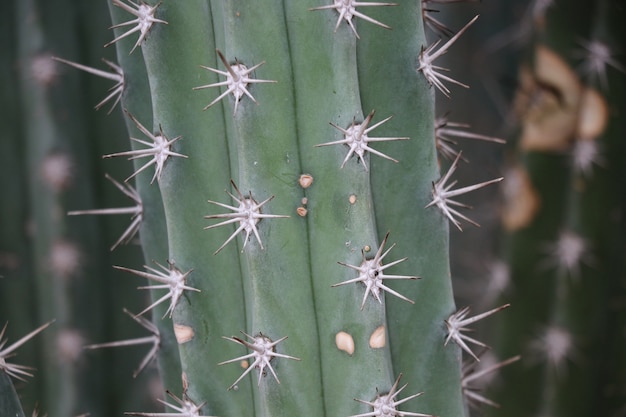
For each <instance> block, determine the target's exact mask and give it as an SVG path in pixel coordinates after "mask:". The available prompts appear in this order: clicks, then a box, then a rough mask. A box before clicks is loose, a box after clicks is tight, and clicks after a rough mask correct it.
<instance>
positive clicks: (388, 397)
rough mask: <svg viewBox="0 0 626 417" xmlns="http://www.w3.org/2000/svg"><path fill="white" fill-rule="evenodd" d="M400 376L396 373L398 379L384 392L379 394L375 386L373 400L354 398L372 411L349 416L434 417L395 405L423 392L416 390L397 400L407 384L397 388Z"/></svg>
mask: <svg viewBox="0 0 626 417" xmlns="http://www.w3.org/2000/svg"><path fill="white" fill-rule="evenodd" d="M400 378H402V374H400V375H398V379H396V381H395V382H394V383H393V386H392V387H391V389H390V390H389V392H388V393H386V394H380V393H379V392H378V388H376V398H375V399H374V400H373V401H366V400H359V399H357V398H355V399H354V400H355V401H358V402H360V403H362V404H367V405H369V406H370V407H372V411H371V412H369V413H363V414H356V415H353V416H350V417H402V416H407V417H409V416H412V417H434V416H432V415H431V414H422V413H412V412H409V411H400V410H398V408H397V407H398V406H399V405H400V404H403V403H405V402H407V401H410V400H412V399H413V398H417V397H419V396H420V395H422V394H423V392H418V393H417V394H413V395H410V396H408V397H406V398H403V399H402V400H397V399H396V397H397V396H398V395H399V394H400V392H402V390H403V389H404V388H406V386H407V384H404V385H403V386H402V387H401V388H400V389H398V384H399V383H400Z"/></svg>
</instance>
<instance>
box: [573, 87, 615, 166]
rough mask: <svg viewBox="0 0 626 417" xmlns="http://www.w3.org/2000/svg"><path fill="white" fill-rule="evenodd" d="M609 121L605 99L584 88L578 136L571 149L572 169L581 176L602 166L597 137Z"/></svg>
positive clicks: (593, 90)
mask: <svg viewBox="0 0 626 417" xmlns="http://www.w3.org/2000/svg"><path fill="white" fill-rule="evenodd" d="M608 120H609V108H608V104H607V102H606V100H605V98H604V97H603V96H602V95H601V94H600V92H599V91H598V90H596V89H593V88H590V87H588V88H585V89H584V91H583V93H582V97H581V104H580V117H579V119H578V134H577V137H576V142H575V143H574V147H573V149H572V163H573V166H574V169H575V170H576V171H577V172H579V173H581V174H582V175H585V176H588V175H590V174H591V170H592V167H593V165H600V166H601V165H603V163H604V160H603V158H602V156H601V154H600V146H599V144H598V139H599V137H600V136H601V135H602V134H603V133H604V131H605V129H606V127H607V125H608Z"/></svg>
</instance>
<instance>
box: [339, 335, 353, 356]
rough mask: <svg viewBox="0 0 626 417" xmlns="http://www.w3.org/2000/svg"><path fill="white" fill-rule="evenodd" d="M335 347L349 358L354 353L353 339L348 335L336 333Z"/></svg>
mask: <svg viewBox="0 0 626 417" xmlns="http://www.w3.org/2000/svg"><path fill="white" fill-rule="evenodd" d="M335 346H337V349H339V350H341V351H344V352H346V353H347V354H348V355H350V356H352V354H353V353H354V339H353V338H352V335H351V334H350V333H347V332H338V333H337V334H336V335H335Z"/></svg>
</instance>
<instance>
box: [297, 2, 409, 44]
mask: <svg viewBox="0 0 626 417" xmlns="http://www.w3.org/2000/svg"><path fill="white" fill-rule="evenodd" d="M397 5H398V3H383V2H364V1H355V0H333V4H329V5H327V6H320V7H313V8H310V9H309V10H311V11H314V10H328V9H335V10H336V11H337V13H338V14H339V17H338V18H337V23H336V24H335V32H337V29H338V28H339V25H340V24H341V21H342V20H345V21H346V23H347V24H348V25H349V26H350V29H352V32H354V36H356V37H357V39H360V38H359V34H358V33H357V31H356V27H355V26H354V22H353V21H352V19H353V18H355V17H359V18H361V19H363V20H365V21H367V22H370V23H373V24H375V25H377V26H380V27H382V28H385V29H391V27H390V26H387V25H386V24H384V23H382V22H379V21H378V20H375V19H372V18H371V17H369V16H367V15H366V14H363V13H361V12H359V11H357V10H356V8H357V7H368V6H369V7H377V6H397Z"/></svg>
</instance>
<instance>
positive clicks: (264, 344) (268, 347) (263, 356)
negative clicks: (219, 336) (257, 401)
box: [218, 331, 300, 390]
mask: <svg viewBox="0 0 626 417" xmlns="http://www.w3.org/2000/svg"><path fill="white" fill-rule="evenodd" d="M241 333H242V334H243V335H244V336H246V337H247V338H248V339H250V340H252V342H248V341H245V340H243V339H240V338H239V337H223V338H224V339H226V340H229V341H231V342H235V343H237V344H239V345H243V346H245V347H247V348H248V349H250V350H252V353H250V354H247V355H244V356H240V357H237V358H234V359H230V360H227V361H224V362H220V363H218V365H225V364H227V363H233V362H239V361H242V360H244V359H250V358H254V362H252V365H250V366H248V368H247V369H246V370H245V371H244V372H243V373H242V374H241V375H240V376H239V378H237V380H236V381H235V382H233V384H232V385H231V386H230V387H228V389H229V390H230V389H232V388H234V387H235V385H237V383H238V382H239V381H241V380H242V379H243V377H244V376H246V375H247V374H248V373H250V371H252V370H253V369H254V368H258V370H259V379H258V384H259V385H261V378H262V377H263V376H264V375H265V369H266V368H267V369H269V370H270V372H271V373H272V376H273V377H274V379H275V380H276V382H277V383H279V384H280V380H279V379H278V376H276V372H275V371H274V368H273V367H272V364H271V361H272V360H273V359H274V358H284V359H293V360H296V361H299V360H300V359H299V358H296V357H293V356H289V355H284V354H282V353H277V352H276V345H278V344H279V343H280V342H282V341H283V340H285V339H287V336H285V337H281V338H280V339H278V340H276V341H272V339H270V338H269V337H267V336H265V335H263V334H262V333H259V334H257V335H255V336H250V335H249V334H247V333H244V332H243V331H242V332H241Z"/></svg>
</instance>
